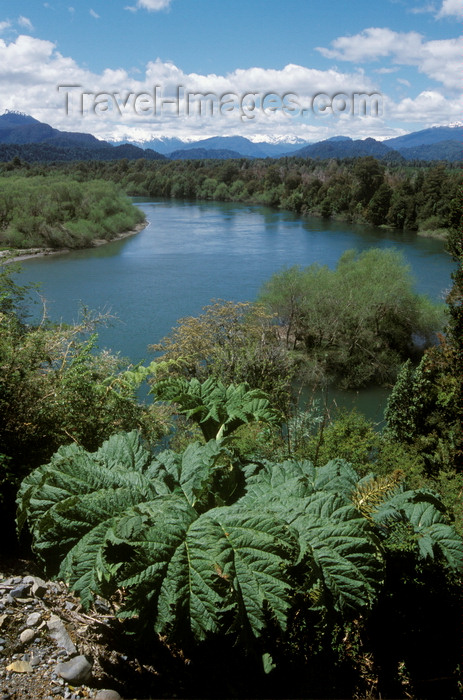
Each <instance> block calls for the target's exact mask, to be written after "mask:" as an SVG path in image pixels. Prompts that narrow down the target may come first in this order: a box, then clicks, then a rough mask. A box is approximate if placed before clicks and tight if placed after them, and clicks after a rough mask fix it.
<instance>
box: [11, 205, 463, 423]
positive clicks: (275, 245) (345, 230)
mask: <svg viewBox="0 0 463 700" xmlns="http://www.w3.org/2000/svg"><path fill="white" fill-rule="evenodd" d="M137 204H138V206H140V207H141V208H142V210H143V211H144V213H145V215H146V218H147V220H148V225H147V227H146V228H145V229H144V230H143V231H141V232H140V233H138V234H136V235H134V236H131V237H129V238H126V239H123V240H120V241H115V242H112V243H109V244H107V245H104V246H101V247H98V248H92V249H88V250H81V251H74V252H70V253H63V254H59V255H54V256H48V257H43V258H34V259H30V260H26V261H24V262H23V263H22V268H23V271H22V273H21V283H25V282H35V283H39V284H40V286H41V293H42V294H43V296H44V297H45V298H46V299H47V307H48V313H49V316H50V318H51V319H52V320H54V321H65V322H71V321H73V320H75V319H77V317H78V313H79V306H80V305H84V306H86V307H88V308H90V309H93V310H102V311H109V312H111V313H112V314H114V315H115V316H117V320H116V321H115V322H114V323H113V324H112V325H111V326H110V327H107V328H102V329H101V330H100V333H99V339H100V343H99V344H100V347H108V348H111V349H112V350H113V351H117V352H120V353H121V355H123V356H125V357H128V358H130V360H131V361H133V362H138V361H141V360H145V361H149V360H150V358H151V355H150V353H149V352H148V345H149V344H151V343H155V342H157V341H159V340H160V339H161V338H162V337H163V336H165V335H166V334H167V333H168V332H169V331H170V329H171V328H172V327H173V326H174V325H175V323H176V321H177V320H178V319H179V318H182V317H184V316H189V315H197V314H199V313H200V312H201V309H202V307H203V306H205V305H206V304H208V303H209V302H210V301H211V300H212V299H227V300H233V301H252V300H254V299H255V298H256V296H257V294H258V292H259V289H260V287H261V285H262V284H263V282H265V281H266V280H267V279H268V278H269V277H270V276H271V275H272V274H273V273H274V272H276V271H277V270H279V269H281V268H282V267H283V266H291V265H301V266H307V265H310V264H312V263H313V262H317V263H319V264H322V265H328V266H329V267H330V268H333V267H334V266H335V265H336V263H337V261H338V259H339V257H340V255H341V254H342V253H343V252H344V251H345V250H347V249H352V248H354V249H356V250H358V251H363V250H365V249H368V248H371V247H379V248H390V247H395V248H397V249H398V250H400V251H401V252H402V254H403V256H404V259H405V261H406V262H407V263H408V264H409V265H410V267H411V270H412V273H413V275H414V277H415V279H416V289H417V291H419V292H420V293H425V294H428V295H429V296H430V297H431V298H432V299H440V300H443V299H444V297H445V293H446V290H448V289H449V287H450V285H451V272H452V270H453V268H454V264H453V262H452V260H451V258H450V256H449V255H448V254H447V253H446V252H445V250H444V246H443V244H442V242H441V241H438V240H434V239H427V238H421V237H418V236H416V235H415V234H413V233H402V232H394V231H388V230H383V229H380V228H376V227H368V226H360V225H359V226H355V225H349V224H345V223H339V222H333V221H324V220H321V219H318V218H301V217H298V216H296V215H293V214H291V213H288V212H281V211H276V210H274V209H270V208H267V207H258V206H247V205H240V204H231V203H230V204H224V203H211V202H207V203H191V202H184V201H164V200H153V201H142V200H139V201H138V202H137ZM374 391H375V390H374ZM369 392H371V390H367V391H366V392H363V393H362V392H360V393H358V392H354V393H352V397H351V398H352V402H353V403H357V404H358V406H359V408H360V410H364V406H363V405H362V404H363V403H366V404H370V406H371V404H372V397H371V395H370V393H369ZM386 393H387V392H385V391H384V390H376V393H375V394H374V395H375V396H376V399H375V401H376V400H377V402H378V405H381V406H382V404H383V403H384V401H383V400H384V397H385V395H386ZM334 396H335V398H336V396H338V394H337V393H336V392H335V394H334ZM346 396H347V399H346ZM343 397H344V398H343ZM338 400H340V401H341V403H342V402H343V401H344V400H347V402H348V403H349V401H350V399H349V398H348V395H346V394H345V392H342V393H341V394H340V395H339V396H338ZM378 411H380V408H378ZM378 411H376V412H373V414H374V415H377V414H378ZM367 412H368V413H370V414H371V410H368V411H367Z"/></svg>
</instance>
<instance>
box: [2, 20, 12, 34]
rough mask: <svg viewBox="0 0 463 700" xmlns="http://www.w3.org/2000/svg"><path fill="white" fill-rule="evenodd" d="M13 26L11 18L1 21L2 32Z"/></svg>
mask: <svg viewBox="0 0 463 700" xmlns="http://www.w3.org/2000/svg"><path fill="white" fill-rule="evenodd" d="M10 27H11V22H10V21H9V20H5V22H0V33H1V32H4V31H5V29H9V28H10Z"/></svg>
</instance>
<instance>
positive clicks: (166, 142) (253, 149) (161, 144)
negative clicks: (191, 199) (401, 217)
mask: <svg viewBox="0 0 463 700" xmlns="http://www.w3.org/2000/svg"><path fill="white" fill-rule="evenodd" d="M368 155H369V156H374V157H375V158H378V159H382V160H387V161H389V162H391V161H392V162H394V161H395V162H397V161H404V160H405V161H410V160H428V161H430V160H447V161H450V162H456V161H460V160H463V125H462V124H454V125H450V126H436V127H432V128H430V129H423V130H421V131H416V132H412V133H409V134H405V135H403V136H398V137H395V138H392V139H387V140H385V141H377V140H376V139H372V138H367V139H355V140H354V139H351V138H350V137H347V136H335V137H333V138H331V139H326V140H324V141H320V142H317V143H307V142H306V141H304V140H302V139H297V138H296V139H295V138H294V137H292V138H289V139H288V140H287V141H285V140H284V139H279V140H278V139H274V140H272V141H259V142H254V141H251V140H250V139H247V138H244V137H243V136H213V137H211V138H208V139H202V140H199V141H182V140H181V139H178V138H169V137H164V138H156V139H151V140H149V141H145V142H143V143H142V142H135V143H130V142H128V141H120V142H110V141H102V140H99V139H97V138H96V137H95V136H92V134H87V133H80V132H71V131H60V130H59V129H55V128H53V127H52V126H50V125H49V124H45V123H43V122H40V121H38V120H37V119H34V118H33V117H31V116H29V115H26V114H22V113H19V112H11V111H6V112H5V113H4V114H3V115H1V116H0V161H7V160H11V159H12V158H14V157H15V156H18V157H20V158H23V159H24V160H28V161H31V162H34V161H69V160H120V159H122V158H128V159H138V158H146V159H149V160H167V159H173V160H177V159H182V160H183V159H192V158H194V159H198V158H200V159H206V158H217V159H228V158H280V157H291V156H296V157H299V158H314V159H326V158H358V157H361V156H368Z"/></svg>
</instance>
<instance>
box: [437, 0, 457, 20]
mask: <svg viewBox="0 0 463 700" xmlns="http://www.w3.org/2000/svg"><path fill="white" fill-rule="evenodd" d="M436 16H437V17H438V18H441V17H459V18H460V19H461V18H462V17H463V3H462V0H444V2H443V3H442V7H441V9H440V10H439V12H438V13H437V15H436Z"/></svg>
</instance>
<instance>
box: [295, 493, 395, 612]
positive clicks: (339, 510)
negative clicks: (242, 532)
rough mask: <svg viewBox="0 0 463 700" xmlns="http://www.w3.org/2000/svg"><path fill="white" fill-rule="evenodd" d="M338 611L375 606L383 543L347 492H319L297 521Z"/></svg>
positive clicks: (310, 500)
mask: <svg viewBox="0 0 463 700" xmlns="http://www.w3.org/2000/svg"><path fill="white" fill-rule="evenodd" d="M293 527H295V528H297V530H298V533H299V537H300V539H301V541H302V542H303V543H304V544H305V548H306V550H307V551H309V552H311V554H312V556H313V558H314V561H315V563H316V565H317V567H318V570H319V573H320V576H321V579H322V585H324V586H326V589H327V590H328V591H329V593H330V594H331V595H332V596H333V600H334V604H335V607H336V608H337V609H338V610H341V611H342V610H349V609H351V610H352V609H354V610H356V609H357V610H358V609H359V608H362V607H369V606H371V604H372V602H373V600H374V599H375V597H376V594H377V592H378V589H379V586H380V584H381V583H382V580H383V568H384V567H383V559H382V555H381V550H380V547H379V542H378V540H377V538H376V536H375V534H374V532H373V530H372V528H371V526H370V525H369V524H368V522H367V521H366V520H365V518H363V517H362V515H361V514H360V513H359V511H357V510H356V509H355V508H354V507H353V505H352V504H351V503H349V501H348V499H347V498H346V496H345V495H343V494H337V493H334V492H317V493H315V494H314V495H313V496H312V497H310V498H308V499H307V500H306V506H305V509H304V512H303V514H301V515H299V516H298V517H297V518H296V519H295V520H294V521H293Z"/></svg>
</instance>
